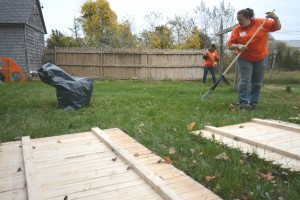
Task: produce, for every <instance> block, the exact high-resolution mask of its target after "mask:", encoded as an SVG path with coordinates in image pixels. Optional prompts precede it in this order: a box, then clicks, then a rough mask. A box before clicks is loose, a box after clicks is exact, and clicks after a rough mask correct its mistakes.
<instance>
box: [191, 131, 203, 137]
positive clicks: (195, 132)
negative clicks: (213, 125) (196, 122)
mask: <svg viewBox="0 0 300 200" xmlns="http://www.w3.org/2000/svg"><path fill="white" fill-rule="evenodd" d="M190 133H192V134H194V135H196V136H198V135H201V134H202V132H201V131H199V130H198V131H191V132H190Z"/></svg>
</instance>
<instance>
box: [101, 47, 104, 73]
mask: <svg viewBox="0 0 300 200" xmlns="http://www.w3.org/2000/svg"><path fill="white" fill-rule="evenodd" d="M100 66H101V78H103V77H104V76H103V47H101V48H100Z"/></svg>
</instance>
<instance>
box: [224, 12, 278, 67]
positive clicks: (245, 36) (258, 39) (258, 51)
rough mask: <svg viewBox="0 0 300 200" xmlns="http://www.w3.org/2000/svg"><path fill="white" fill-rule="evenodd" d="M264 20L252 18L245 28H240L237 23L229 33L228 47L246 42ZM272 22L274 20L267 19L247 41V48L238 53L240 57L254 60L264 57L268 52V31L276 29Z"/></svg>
mask: <svg viewBox="0 0 300 200" xmlns="http://www.w3.org/2000/svg"><path fill="white" fill-rule="evenodd" d="M264 20H265V19H264V18H255V19H252V20H251V24H250V26H249V27H247V28H242V27H241V26H240V25H237V26H236V27H235V28H234V29H233V31H232V33H231V36H230V39H229V41H228V46H229V47H230V46H231V45H232V44H246V43H247V42H248V41H249V40H250V38H251V37H252V35H253V34H254V33H255V31H256V30H257V29H258V28H259V26H260V25H261V24H262V23H263V22H264ZM274 24H275V22H274V20H267V22H266V23H265V24H264V26H263V27H262V29H260V30H259V31H258V33H257V34H256V36H255V37H254V38H253V40H252V41H251V42H250V43H249V45H248V47H247V50H246V51H245V52H244V53H242V54H241V55H240V58H243V59H245V60H248V61H251V62H256V61H259V60H261V59H263V58H264V57H266V55H267V54H268V48H267V45H268V32H274V31H276V30H277V29H275V26H274Z"/></svg>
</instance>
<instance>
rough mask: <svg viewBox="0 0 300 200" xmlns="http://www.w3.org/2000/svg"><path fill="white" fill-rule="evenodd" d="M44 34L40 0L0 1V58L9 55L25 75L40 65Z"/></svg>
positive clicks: (44, 28)
mask: <svg viewBox="0 0 300 200" xmlns="http://www.w3.org/2000/svg"><path fill="white" fill-rule="evenodd" d="M46 33H47V30H46V26H45V22H44V18H43V13H42V9H41V5H40V1H39V0H0V57H8V58H12V59H13V60H14V61H15V62H16V63H17V64H18V65H19V66H20V67H21V68H22V70H23V73H24V74H25V76H26V77H28V76H29V71H30V70H37V69H38V68H40V67H41V66H42V65H43V53H44V49H45V42H44V34H46Z"/></svg>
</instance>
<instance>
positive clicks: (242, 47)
mask: <svg viewBox="0 0 300 200" xmlns="http://www.w3.org/2000/svg"><path fill="white" fill-rule="evenodd" d="M237 48H238V50H240V51H241V52H242V53H244V52H245V51H246V50H247V46H246V45H244V44H237Z"/></svg>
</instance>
